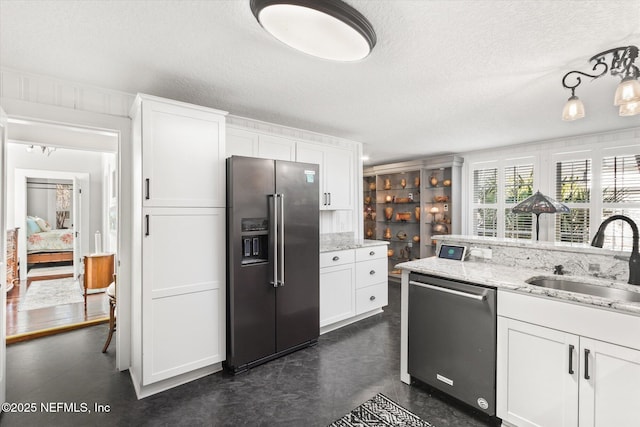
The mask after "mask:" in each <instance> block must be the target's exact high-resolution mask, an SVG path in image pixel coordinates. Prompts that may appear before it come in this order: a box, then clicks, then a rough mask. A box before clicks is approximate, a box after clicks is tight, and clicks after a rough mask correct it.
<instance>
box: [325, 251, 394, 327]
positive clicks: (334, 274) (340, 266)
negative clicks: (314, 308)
mask: <svg viewBox="0 0 640 427" xmlns="http://www.w3.org/2000/svg"><path fill="white" fill-rule="evenodd" d="M386 254H387V247H386V245H380V246H369V247H365V248H358V249H348V250H342V251H333V252H323V253H321V254H320V328H324V327H327V326H329V325H333V324H337V323H338V322H343V324H340V325H339V326H344V325H346V324H348V323H350V321H357V320H359V318H358V316H360V315H364V316H365V317H366V314H367V313H370V312H372V313H373V314H375V311H376V310H379V309H380V308H381V307H384V306H385V305H387V303H388V289H387V277H388V273H387V260H386Z"/></svg>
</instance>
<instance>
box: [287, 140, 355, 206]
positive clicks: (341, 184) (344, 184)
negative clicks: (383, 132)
mask: <svg viewBox="0 0 640 427" xmlns="http://www.w3.org/2000/svg"><path fill="white" fill-rule="evenodd" d="M353 155H354V154H353V151H352V150H346V149H342V148H338V147H333V146H328V145H318V144H309V143H304V142H299V143H298V144H297V149H296V161H298V162H305V163H316V164H318V165H320V209H321V210H343V209H344V210H348V209H353V206H354V205H353V199H354V195H355V184H354V183H355V176H354V164H353V163H354V158H353Z"/></svg>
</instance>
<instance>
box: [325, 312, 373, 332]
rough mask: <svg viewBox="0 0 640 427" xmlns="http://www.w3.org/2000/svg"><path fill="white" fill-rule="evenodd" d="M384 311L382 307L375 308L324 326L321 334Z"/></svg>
mask: <svg viewBox="0 0 640 427" xmlns="http://www.w3.org/2000/svg"><path fill="white" fill-rule="evenodd" d="M382 312H383V311H382V309H381V308H376V309H375V310H371V311H367V312H366V313H362V314H359V315H357V316H355V317H350V318H348V319H345V320H341V321H339V322H336V323H332V324H330V325H326V326H323V327H321V328H320V335H322V334H326V333H327V332H331V331H335V330H336V329H340V328H342V327H344V326H347V325H350V324H352V323H355V322H359V321H360V320H363V319H366V318H367V317H371V316H375V315H376V314H379V313H382Z"/></svg>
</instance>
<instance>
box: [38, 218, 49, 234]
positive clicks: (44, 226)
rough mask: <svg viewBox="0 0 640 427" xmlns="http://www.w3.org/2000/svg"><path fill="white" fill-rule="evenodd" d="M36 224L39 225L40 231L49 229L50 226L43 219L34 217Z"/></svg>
mask: <svg viewBox="0 0 640 427" xmlns="http://www.w3.org/2000/svg"><path fill="white" fill-rule="evenodd" d="M35 219H36V224H38V227H40V230H42V231H51V226H50V225H49V223H48V222H47V221H45V220H44V219H42V218H38V217H36V218H35Z"/></svg>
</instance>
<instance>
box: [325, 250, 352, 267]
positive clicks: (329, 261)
mask: <svg viewBox="0 0 640 427" xmlns="http://www.w3.org/2000/svg"><path fill="white" fill-rule="evenodd" d="M354 260H355V254H354V252H353V249H349V250H346V251H333V252H321V253H320V268H324V267H331V266H334V265H342V264H348V263H351V262H354Z"/></svg>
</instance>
